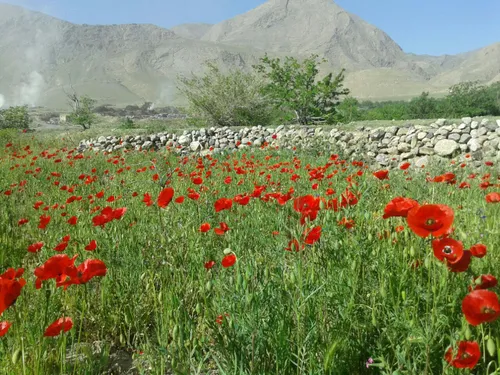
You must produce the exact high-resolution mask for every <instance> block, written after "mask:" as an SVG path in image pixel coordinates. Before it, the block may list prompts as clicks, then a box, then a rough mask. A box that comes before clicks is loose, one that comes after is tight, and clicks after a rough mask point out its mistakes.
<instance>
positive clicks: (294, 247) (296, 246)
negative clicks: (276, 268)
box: [285, 238, 305, 252]
mask: <svg viewBox="0 0 500 375" xmlns="http://www.w3.org/2000/svg"><path fill="white" fill-rule="evenodd" d="M304 248H305V245H304V244H301V243H300V242H299V241H298V240H297V239H296V238H294V239H292V240H290V241H289V242H288V246H287V247H285V250H286V251H296V252H298V251H301V250H304Z"/></svg>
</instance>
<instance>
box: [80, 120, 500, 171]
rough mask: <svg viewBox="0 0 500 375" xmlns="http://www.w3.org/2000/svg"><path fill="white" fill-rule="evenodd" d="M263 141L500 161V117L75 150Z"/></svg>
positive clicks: (371, 157) (163, 138) (121, 140)
mask: <svg viewBox="0 0 500 375" xmlns="http://www.w3.org/2000/svg"><path fill="white" fill-rule="evenodd" d="M264 143H267V144H269V145H271V146H279V147H281V148H289V149H290V148H292V147H297V148H308V149H311V148H326V149H328V151H331V152H338V153H340V154H342V155H343V156H344V157H350V158H352V159H361V160H365V161H368V162H370V161H372V162H373V163H375V164H378V165H380V166H389V165H393V164H395V163H398V162H402V161H410V160H413V161H415V160H418V159H419V158H422V157H430V156H432V157H435V158H456V157H458V156H460V155H462V156H464V155H465V154H470V155H471V157H472V160H476V161H481V160H483V159H491V160H495V159H496V160H500V120H496V121H489V120H488V119H482V120H481V121H480V122H479V121H475V120H473V119H472V118H470V117H465V118H463V119H462V121H461V123H460V124H447V121H446V119H439V120H437V121H435V122H433V123H432V124H430V125H428V126H426V125H413V124H411V123H408V124H406V125H402V126H391V127H384V128H375V129H373V128H366V127H359V128H357V129H355V130H352V131H345V130H339V129H336V128H334V129H332V130H331V131H329V132H327V133H325V131H324V128H323V127H321V126H317V127H304V126H298V125H290V126H284V125H280V126H278V127H276V128H269V127H263V126H261V125H259V126H255V127H251V128H242V129H231V128H229V127H211V128H208V129H197V130H192V131H187V130H185V131H184V132H183V133H182V134H181V135H177V134H173V133H167V132H163V133H158V134H151V135H136V136H133V135H128V136H125V137H114V136H108V137H99V138H98V139H94V140H83V141H81V142H80V146H79V151H80V152H83V151H85V150H88V149H92V150H94V151H107V152H114V151H118V150H121V149H134V150H152V149H154V150H159V149H165V148H167V147H168V148H170V149H171V150H173V151H175V152H178V153H181V154H186V153H190V152H197V153H200V154H201V155H206V154H209V153H219V152H222V151H226V152H232V151H236V150H240V149H244V148H248V147H260V146H262V145H263V144H264Z"/></svg>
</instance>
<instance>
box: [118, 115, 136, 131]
mask: <svg viewBox="0 0 500 375" xmlns="http://www.w3.org/2000/svg"><path fill="white" fill-rule="evenodd" d="M120 128H122V129H134V128H135V123H134V121H133V120H132V119H131V118H130V117H125V119H123V121H122V122H121V123H120Z"/></svg>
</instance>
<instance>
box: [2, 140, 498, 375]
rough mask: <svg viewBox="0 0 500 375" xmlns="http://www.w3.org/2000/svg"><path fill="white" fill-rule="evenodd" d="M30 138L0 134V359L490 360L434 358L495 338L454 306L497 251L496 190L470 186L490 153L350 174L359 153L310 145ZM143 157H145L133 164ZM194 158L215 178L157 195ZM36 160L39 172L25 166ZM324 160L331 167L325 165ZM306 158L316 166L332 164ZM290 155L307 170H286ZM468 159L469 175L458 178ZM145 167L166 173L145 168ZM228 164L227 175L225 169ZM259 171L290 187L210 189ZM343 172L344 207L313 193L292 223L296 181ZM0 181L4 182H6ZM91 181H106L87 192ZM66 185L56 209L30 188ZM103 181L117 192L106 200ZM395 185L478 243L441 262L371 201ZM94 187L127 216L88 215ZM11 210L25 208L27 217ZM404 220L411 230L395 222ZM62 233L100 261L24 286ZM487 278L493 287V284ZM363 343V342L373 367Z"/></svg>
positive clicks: (408, 368)
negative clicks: (63, 329) (305, 215)
mask: <svg viewBox="0 0 500 375" xmlns="http://www.w3.org/2000/svg"><path fill="white" fill-rule="evenodd" d="M28 139H31V137H29V138H28V137H20V139H19V141H18V142H17V144H15V145H14V146H13V147H12V148H4V147H0V190H1V191H2V194H0V205H1V207H2V209H1V210H0V264H2V268H1V269H0V274H1V273H3V272H5V271H6V270H7V268H8V267H15V268H19V267H23V268H24V269H25V272H24V278H25V279H26V282H27V284H26V286H25V287H24V288H23V290H22V292H21V295H20V296H19V298H18V299H17V300H16V303H15V305H14V306H12V307H10V308H9V309H7V310H6V311H5V312H4V313H3V314H2V321H8V322H12V323H13V324H12V327H11V328H10V330H9V331H8V332H7V333H6V334H5V336H4V337H2V338H1V339H0V340H1V345H0V368H3V369H4V370H3V371H2V372H1V373H2V374H23V373H26V374H34V375H41V374H75V375H76V374H82V375H83V374H105V373H126V372H127V371H126V370H128V368H127V369H123V368H122V370H121V371H118V370H116V371H115V369H110V368H109V367H110V364H111V363H113V362H115V361H113V360H112V359H111V358H110V354H112V355H113V356H114V357H119V358H121V359H122V358H123V357H125V360H123V361H120V363H124V364H127V362H129V367H132V366H133V367H135V369H131V370H130V371H128V372H129V373H132V372H134V371H136V373H138V374H158V375H160V374H161V375H164V374H173V373H176V374H215V373H217V374H238V375H247V374H248V375H250V374H252V375H254V374H317V375H329V374H349V375H363V374H383V375H393V374H401V375H403V374H405V375H413V374H415V375H417V374H418V375H420V374H428V375H431V374H443V375H453V374H461V373H469V374H471V373H474V374H490V375H493V373H494V372H492V371H489V372H488V371H487V366H488V363H492V364H491V365H490V369H491V368H497V366H498V360H497V358H496V356H493V355H489V354H488V353H487V351H486V350H484V349H483V348H482V350H481V353H482V359H481V360H480V363H479V364H478V365H477V366H476V368H475V369H474V370H472V371H468V370H456V369H453V368H451V367H450V366H448V365H447V364H446V362H445V361H444V359H443V357H444V353H445V351H446V349H447V348H448V346H449V345H450V344H454V343H455V342H456V341H457V340H458V339H467V340H470V341H478V342H480V343H482V339H484V337H485V335H490V337H491V336H492V337H493V338H494V339H498V332H500V331H499V329H500V320H497V321H496V322H491V323H487V324H484V325H482V326H479V327H472V326H470V325H468V324H467V322H466V321H465V319H464V317H463V313H462V311H461V301H462V299H463V298H464V296H465V295H466V294H467V293H468V287H469V285H471V286H473V282H472V280H473V278H474V277H477V276H478V275H481V274H487V273H492V274H494V275H495V276H498V271H497V270H498V269H500V252H498V251H497V249H498V248H499V247H500V236H498V227H499V226H498V224H499V218H500V204H487V203H486V202H485V198H484V195H485V192H484V190H483V189H480V187H479V185H480V183H481V182H482V180H481V178H480V177H479V176H482V175H483V174H485V173H491V174H492V175H491V180H492V181H496V178H497V176H498V173H496V171H495V169H493V168H491V167H487V166H485V165H483V166H482V167H479V168H477V167H473V166H472V165H470V166H469V165H467V166H466V167H465V168H461V167H459V166H458V165H450V164H449V163H443V166H442V167H440V166H436V168H435V169H433V168H434V167H433V166H427V167H426V168H425V170H424V171H423V172H422V171H421V170H420V168H411V169H409V170H408V173H409V174H405V173H403V171H400V170H398V169H395V170H392V171H391V172H390V188H389V189H386V188H381V187H382V183H381V181H378V180H377V179H376V178H374V177H373V176H372V175H371V173H369V172H368V171H367V172H365V173H363V174H361V175H358V174H357V172H358V171H359V170H360V168H359V167H356V166H354V165H353V164H351V163H349V162H346V163H345V164H344V163H342V164H340V165H339V166H335V165H332V164H333V163H332V160H331V158H330V154H329V153H324V154H322V155H321V154H320V153H319V152H318V150H316V153H315V154H313V152H312V150H308V151H309V155H304V154H302V153H301V152H300V151H298V152H294V153H292V151H287V150H279V151H278V150H274V149H268V150H266V151H261V150H258V149H256V150H255V153H252V154H251V155H250V154H248V155H247V156H244V155H243V152H245V151H246V152H247V153H248V150H245V151H243V152H239V153H236V154H234V157H230V158H228V159H226V158H225V157H223V158H214V159H212V160H206V159H205V161H204V162H203V163H205V164H204V165H203V164H200V163H201V160H200V159H199V157H198V156H197V155H193V157H186V158H185V157H184V156H180V157H179V156H177V155H175V154H174V153H171V154H168V153H165V152H154V153H153V152H148V153H142V152H137V153H132V152H130V153H123V154H122V153H117V154H116V155H119V156H120V159H121V158H123V160H122V161H121V162H120V163H119V164H117V165H115V164H114V163H110V161H111V160H115V159H114V158H113V159H111V157H110V155H106V154H94V153H91V156H92V158H91V159H88V158H86V157H85V158H81V159H79V158H75V157H72V158H71V159H67V158H66V156H68V155H72V156H74V155H73V153H72V152H73V151H72V148H71V147H69V148H67V149H65V150H61V149H59V150H56V149H54V144H53V140H51V141H50V143H49V144H41V143H39V140H37V141H36V142H32V143H31V144H30V146H31V148H30V149H29V150H24V151H23V148H24V147H25V146H26V145H27V144H26V143H23V142H26V141H27V140H28ZM49 149H50V154H49V155H51V154H53V153H55V152H56V151H57V158H60V159H61V160H62V161H61V163H54V159H55V158H53V157H48V156H47V154H46V153H41V152H42V151H43V150H49ZM13 151H15V152H16V153H17V156H19V157H24V156H25V155H26V159H24V160H26V161H27V162H28V161H29V162H33V165H28V163H27V165H26V166H25V167H22V166H21V167H19V168H17V167H15V166H16V164H20V163H23V161H22V160H23V159H19V158H17V157H16V158H13V157H12V153H13ZM33 155H38V156H39V157H38V158H37V159H36V160H35V159H34V158H33V159H32V157H33ZM40 155H41V156H40ZM44 155H45V157H42V156H44ZM268 156H269V158H268ZM254 157H255V159H254ZM216 159H219V160H216ZM116 160H118V159H116ZM299 160H300V162H299ZM126 165H128V166H132V168H124V166H126ZM151 166H153V167H154V168H149V167H151ZM236 166H237V167H238V169H243V170H244V171H243V172H244V173H245V174H244V175H242V174H241V171H239V170H238V169H236ZM142 167H146V168H145V170H144V172H142V173H137V169H139V168H142ZM200 167H203V169H202V170H201V171H202V172H203V179H204V182H203V184H204V186H207V187H208V190H207V189H199V190H198V189H197V190H198V191H199V192H200V195H201V197H200V199H199V200H192V199H185V201H184V202H183V203H182V204H181V203H176V202H175V201H172V202H171V203H170V205H169V206H168V207H166V208H164V209H162V208H159V207H158V206H157V204H156V197H157V196H158V193H159V192H160V190H161V189H162V188H163V186H164V183H165V181H168V182H169V183H170V184H169V186H171V187H172V188H174V190H175V195H174V198H177V197H179V196H181V195H185V194H186V188H187V187H190V186H193V182H192V176H193V175H198V174H199V173H200ZM233 167H234V168H233ZM38 168H39V169H38ZM93 168H95V171H92V172H90V170H91V169H93ZM35 169H37V170H39V172H37V175H36V177H33V176H27V175H26V171H27V170H32V171H34V170H35ZM129 169H130V170H129ZM229 169H232V170H229ZM361 169H362V170H364V168H361ZM290 170H292V171H290ZM334 170H335V171H337V172H338V173H335V175H334V176H333V177H332V178H331V179H330V178H329V177H326V174H329V173H333V171H334ZM209 171H210V172H212V173H211V174H209V173H208V172H209ZM312 171H316V172H317V171H319V173H320V174H322V173H323V172H325V177H321V176H320V175H318V173H312ZM54 172H56V173H59V174H60V177H58V178H57V181H61V184H64V185H68V186H75V192H74V193H72V192H71V193H68V192H67V191H65V190H63V189H61V186H58V185H57V184H55V183H54V182H55V181H56V179H54V178H53V173H54ZM290 172H291V173H296V174H297V175H298V176H300V178H299V179H298V180H296V181H295V182H293V183H292V182H291V181H290ZM426 172H429V174H430V176H436V175H438V174H442V173H444V172H453V173H455V174H456V177H457V181H469V182H470V183H471V185H472V186H471V188H470V189H457V186H456V185H450V184H438V183H433V184H432V186H429V182H428V181H427V179H426V177H427V174H426ZM472 172H474V173H477V174H478V178H475V179H470V178H468V176H469V175H470V173H472ZM89 173H92V175H91V176H92V180H93V181H92V182H91V183H86V181H83V180H81V179H80V178H81V177H80V176H81V175H82V174H84V175H85V176H87V178H88V177H91V176H89ZM155 174H159V176H160V179H159V181H156V182H155V181H154V179H153V176H154V175H155ZM313 175H315V176H314V178H313V181H311V180H310V178H311V177H312V176H313ZM227 176H231V177H232V179H233V182H232V183H229V184H228V183H225V181H224V180H225V179H226V178H227ZM268 176H269V177H268ZM93 177H95V179H94V178H93ZM409 177H411V178H412V180H411V181H409V180H408V178H409ZM22 180H27V181H28V182H27V184H26V185H25V186H23V187H22V188H21V187H20V186H16V187H14V188H11V187H10V186H11V185H12V184H19V183H20V181H22ZM239 180H241V181H242V182H241V184H240V183H239V182H237V181H239ZM319 180H321V181H319ZM122 181H123V182H122ZM328 181H332V183H334V185H333V186H332V187H333V188H335V190H336V193H334V195H332V196H326V195H325V190H326V187H327V185H326V184H327V182H328ZM270 182H273V183H274V184H273V185H272V188H268V189H267V190H266V191H264V192H263V194H262V196H261V197H262V198H264V196H268V197H269V196H273V195H276V194H279V193H280V192H281V193H282V195H283V194H286V193H287V192H288V191H289V187H290V186H293V188H294V190H295V192H294V193H293V195H292V199H291V200H290V201H288V202H287V203H285V204H283V205H281V204H277V202H276V201H275V200H274V199H269V198H268V199H259V198H252V200H251V201H250V203H249V204H248V205H246V206H243V205H239V204H236V202H235V204H233V207H232V208H231V210H224V211H220V212H215V210H214V202H215V201H216V200H217V199H219V198H221V197H229V198H232V197H235V196H236V195H237V194H245V193H248V194H251V193H252V192H253V191H254V189H255V185H260V186H264V185H268V186H271V185H269V184H270ZM315 182H318V183H320V184H321V188H320V189H319V190H313V189H312V188H311V184H312V183H315ZM13 186H14V185H13ZM280 186H281V187H280ZM193 187H194V186H193ZM346 188H349V189H350V191H352V192H354V193H356V192H358V191H359V192H361V193H362V195H361V197H360V201H359V203H358V204H357V205H353V206H347V207H344V208H342V209H340V210H338V211H336V210H334V209H327V208H325V207H324V205H322V208H321V209H320V210H319V212H318V216H317V217H316V218H315V219H314V221H313V222H311V223H310V224H309V223H308V224H307V226H303V225H300V223H299V218H300V214H299V213H297V212H296V211H295V210H294V208H293V207H294V202H293V199H294V198H296V197H300V196H303V195H306V194H314V195H319V196H321V197H324V198H326V199H327V200H330V199H334V198H337V199H338V200H339V201H340V200H341V199H342V198H341V196H342V194H344V192H345V191H346ZM6 190H12V191H11V194H10V195H6V194H4V193H3V192H4V191H6ZM101 191H102V192H103V193H104V194H105V195H104V196H103V197H102V198H98V197H97V196H96V195H97V194H98V193H99V192H101ZM38 192H43V195H42V196H41V197H40V196H39V194H37V193H38ZM217 192H218V193H217ZM134 193H136V194H134ZM146 193H148V194H150V195H151V197H152V201H153V205H151V206H147V205H146V204H145V202H144V200H143V199H142V197H143V196H144V194H146ZM72 194H75V195H80V196H82V197H83V198H82V199H81V200H75V201H73V202H72V203H71V204H67V205H66V207H65V209H64V212H65V213H67V216H62V215H60V214H59V213H58V212H57V211H60V210H57V211H54V210H53V209H52V210H49V211H42V210H41V208H40V209H39V210H37V209H35V208H34V205H38V203H37V201H40V200H43V202H42V203H43V206H45V205H47V206H52V205H54V204H56V203H59V204H62V203H64V202H66V201H67V200H68V197H69V196H70V195H72ZM268 194H269V195H268ZM134 195H137V197H135V198H134ZM110 196H114V197H118V196H121V197H120V198H119V199H117V200H116V201H115V202H113V203H107V202H106V200H107V199H108V197H110ZM396 196H405V197H409V198H413V199H416V200H418V201H419V202H421V203H423V202H431V203H439V204H447V205H449V206H450V207H452V208H454V209H455V215H456V217H455V220H454V227H455V228H456V229H455V231H454V233H453V238H455V239H457V240H460V241H463V245H464V247H465V248H469V246H471V245H473V244H475V243H478V242H481V243H484V244H485V245H486V246H487V247H488V254H487V255H486V257H485V258H483V259H478V258H474V259H473V261H472V264H471V267H470V270H469V271H467V272H463V273H452V272H450V271H449V270H448V269H447V267H446V265H445V264H444V263H442V262H439V261H438V260H437V259H436V258H435V256H434V254H433V250H432V246H431V240H430V239H428V238H427V239H424V238H420V237H418V236H416V235H415V234H414V233H412V231H411V230H410V229H409V228H408V226H407V223H406V220H405V218H402V217H392V218H388V219H386V220H384V219H383V218H382V213H383V210H384V206H385V204H386V203H387V202H389V201H390V200H391V199H393V198H394V197H396ZM87 197H88V198H87ZM90 199H92V200H94V199H95V200H96V201H95V202H94V203H89V202H90ZM96 205H100V206H101V209H102V208H104V206H107V205H109V206H112V207H113V208H118V207H127V212H126V213H125V215H124V217H123V218H121V219H120V220H113V221H112V222H110V223H108V224H106V226H105V227H96V226H94V222H93V218H94V217H96V216H97V215H98V214H99V213H100V212H101V211H100V210H99V211H98V212H97V211H95V209H94V207H95V206H96ZM43 206H42V207H43ZM458 207H460V209H458ZM42 214H45V215H51V216H52V220H51V222H50V223H49V225H48V226H47V228H46V229H45V230H41V229H39V228H38V223H39V220H40V216H41V215H42ZM73 215H75V216H77V217H78V223H77V225H76V226H71V225H68V222H67V221H68V219H69V218H70V217H71V216H73ZM21 218H25V219H28V220H29V222H28V223H26V224H25V225H22V226H20V225H19V224H18V221H19V219H21ZM343 218H348V219H352V220H354V222H355V226H354V227H353V228H352V229H346V228H345V227H343V226H341V225H337V223H338V222H339V221H341V220H342V219H343ZM222 221H223V222H226V223H227V224H228V226H229V227H230V230H229V231H228V232H227V233H225V234H224V235H222V236H220V235H217V234H215V233H214V231H213V230H211V231H209V232H207V233H200V231H199V227H200V224H201V223H204V222H208V223H210V224H211V225H212V228H213V227H216V226H219V223H220V222H222ZM313 226H321V227H322V233H321V238H320V240H319V241H318V242H316V243H314V244H313V245H308V246H306V247H305V248H304V249H303V250H302V251H300V252H294V251H285V247H287V245H288V243H289V241H290V239H292V238H297V239H299V238H301V236H302V233H303V232H304V230H306V228H308V229H309V228H311V227H313ZM398 226H403V227H404V230H403V231H399V230H396V229H395V228H396V227H398ZM274 231H277V232H278V233H273V232H274ZM65 235H70V236H71V240H70V242H69V246H68V248H67V249H66V250H65V251H64V253H62V254H65V255H67V256H68V257H73V256H74V255H76V254H78V257H77V258H76V265H79V264H82V263H83V262H84V261H85V260H87V259H99V260H102V261H103V262H104V263H105V264H106V266H107V268H108V271H107V274H106V275H105V276H103V277H95V278H93V279H92V280H90V281H89V282H88V283H87V284H85V285H71V286H69V288H68V289H67V290H63V288H56V282H55V280H46V281H44V283H43V286H42V289H39V290H37V289H35V281H34V279H35V277H34V269H35V268H36V267H39V266H41V265H42V264H43V263H44V262H45V261H47V259H49V258H50V257H52V256H54V255H57V254H60V253H56V252H55V251H54V247H55V246H57V245H58V244H59V243H60V242H61V238H62V237H63V236H65ZM91 240H96V241H97V248H96V249H95V251H93V252H88V251H85V250H84V248H85V246H86V245H87V244H88V243H89V242H90V241H91ZM38 241H43V243H44V246H43V248H42V249H41V250H40V251H39V252H38V253H37V254H32V253H28V252H27V248H28V246H29V245H30V244H33V243H36V242H38ZM226 248H230V249H231V250H232V251H233V252H234V253H236V255H237V262H236V264H235V265H234V266H232V267H230V268H223V267H222V265H221V259H222V258H223V257H224V249H226ZM210 260H213V261H214V262H215V265H214V267H213V268H212V269H210V270H207V269H205V268H204V266H203V265H204V264H205V262H207V261H210ZM493 290H494V291H495V292H496V293H498V288H495V289H493ZM226 314H227V315H226ZM62 316H67V317H71V318H72V319H73V321H74V326H73V328H72V329H71V330H70V331H69V332H68V333H66V334H63V335H61V336H59V337H56V338H50V337H43V332H44V330H45V328H46V327H47V326H48V325H49V324H50V323H51V322H52V321H54V320H56V319H58V318H60V317H62ZM110 351H112V353H110ZM117 351H119V352H118V353H117ZM16 353H17V354H16ZM126 353H130V354H131V355H133V361H132V359H131V358H129V357H127V355H126ZM139 353H140V354H139ZM368 358H373V360H374V363H373V364H372V365H371V368H369V369H367V368H366V365H365V363H366V361H367V359H368ZM108 364H109V365H108ZM460 371H462V372H460ZM464 371H465V372H464ZM467 371H468V372H467Z"/></svg>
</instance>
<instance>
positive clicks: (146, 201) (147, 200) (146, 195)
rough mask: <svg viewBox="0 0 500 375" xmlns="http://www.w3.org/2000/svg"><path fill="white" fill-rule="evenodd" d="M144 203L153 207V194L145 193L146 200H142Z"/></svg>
mask: <svg viewBox="0 0 500 375" xmlns="http://www.w3.org/2000/svg"><path fill="white" fill-rule="evenodd" d="M142 201H143V202H144V203H145V204H146V206H148V207H149V206H152V205H153V203H154V201H153V198H152V197H151V194H149V193H144V198H142Z"/></svg>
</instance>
